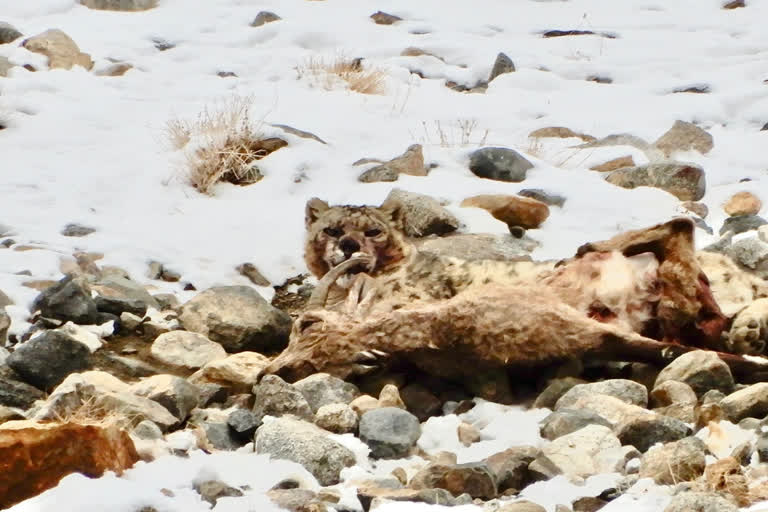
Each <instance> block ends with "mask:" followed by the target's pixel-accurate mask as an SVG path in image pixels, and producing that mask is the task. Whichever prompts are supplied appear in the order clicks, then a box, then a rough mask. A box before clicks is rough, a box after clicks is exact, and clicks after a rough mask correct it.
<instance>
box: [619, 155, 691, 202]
mask: <svg viewBox="0 0 768 512" xmlns="http://www.w3.org/2000/svg"><path fill="white" fill-rule="evenodd" d="M605 180H606V181H607V182H608V183H612V184H614V185H617V186H619V187H623V188H629V189H632V188H636V187H654V188H659V189H661V190H664V191H666V192H669V193H670V194H672V195H673V196H675V197H677V198H678V199H680V200H681V201H698V200H700V199H701V198H703V197H704V193H705V192H706V176H705V174H704V169H702V168H701V167H700V166H698V165H696V164H687V163H682V162H660V163H652V164H647V165H640V166H638V167H625V168H623V169H618V170H616V171H614V172H612V173H611V174H609V175H608V176H606V177H605Z"/></svg>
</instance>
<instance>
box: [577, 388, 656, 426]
mask: <svg viewBox="0 0 768 512" xmlns="http://www.w3.org/2000/svg"><path fill="white" fill-rule="evenodd" d="M571 408H572V409H577V410H583V409H589V410H591V411H594V412H596V413H597V414H599V415H600V416H602V417H603V418H605V419H606V420H608V421H610V422H611V423H613V424H614V425H615V426H617V427H618V426H621V425H623V424H624V423H626V422H627V421H630V420H632V419H634V418H638V417H647V418H649V417H654V416H655V415H654V413H652V412H651V411H649V410H647V409H644V408H643V407H640V406H638V405H631V404H628V403H626V402H622V401H621V400H619V399H618V398H616V397H613V396H608V395H588V396H585V397H582V398H580V399H578V400H577V401H576V403H574V404H573V406H571Z"/></svg>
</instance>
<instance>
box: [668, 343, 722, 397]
mask: <svg viewBox="0 0 768 512" xmlns="http://www.w3.org/2000/svg"><path fill="white" fill-rule="evenodd" d="M668 380H675V381H678V382H683V383H685V384H688V385H689V386H691V389H693V391H694V392H695V393H696V396H701V395H703V394H704V393H706V392H707V391H709V390H710V389H717V390H719V391H722V392H723V393H726V394H727V393H730V392H731V391H732V390H733V386H734V381H733V375H731V370H730V368H728V365H727V364H725V363H724V362H723V361H722V360H721V359H720V358H719V357H717V354H715V353H714V352H707V351H704V350H695V351H693V352H688V353H687V354H683V355H682V356H680V357H678V358H677V359H675V360H674V361H672V362H671V363H670V364H669V365H667V367H666V368H664V369H663V370H662V371H661V373H659V376H658V377H657V378H656V384H655V385H654V387H657V386H659V385H660V384H662V383H664V382H666V381H668Z"/></svg>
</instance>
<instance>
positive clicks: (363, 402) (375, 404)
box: [349, 395, 380, 418]
mask: <svg viewBox="0 0 768 512" xmlns="http://www.w3.org/2000/svg"><path fill="white" fill-rule="evenodd" d="M349 406H350V407H351V408H352V410H353V411H355V412H356V413H357V416H358V418H359V417H361V416H362V415H363V414H365V413H367V412H368V411H372V410H374V409H378V408H379V407H380V405H379V401H378V400H376V399H375V398H373V397H372V396H371V395H360V396H359V397H357V398H355V399H354V400H352V401H351V402H350V403H349Z"/></svg>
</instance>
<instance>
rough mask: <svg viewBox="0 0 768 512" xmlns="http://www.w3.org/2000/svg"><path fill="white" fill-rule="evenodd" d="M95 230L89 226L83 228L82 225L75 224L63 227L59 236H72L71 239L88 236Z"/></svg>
mask: <svg viewBox="0 0 768 512" xmlns="http://www.w3.org/2000/svg"><path fill="white" fill-rule="evenodd" d="M95 232H96V228H92V227H90V226H83V225H82V224H77V223H71V224H67V225H66V226H64V229H62V230H61V234H62V235H63V236H72V237H83V236H88V235H90V234H91V233H95Z"/></svg>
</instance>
